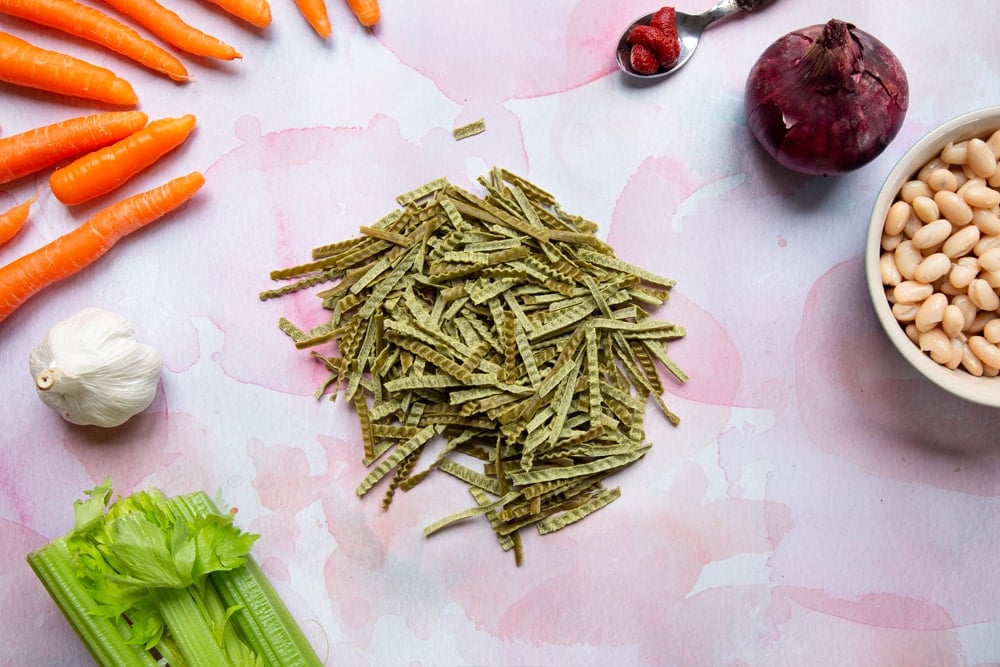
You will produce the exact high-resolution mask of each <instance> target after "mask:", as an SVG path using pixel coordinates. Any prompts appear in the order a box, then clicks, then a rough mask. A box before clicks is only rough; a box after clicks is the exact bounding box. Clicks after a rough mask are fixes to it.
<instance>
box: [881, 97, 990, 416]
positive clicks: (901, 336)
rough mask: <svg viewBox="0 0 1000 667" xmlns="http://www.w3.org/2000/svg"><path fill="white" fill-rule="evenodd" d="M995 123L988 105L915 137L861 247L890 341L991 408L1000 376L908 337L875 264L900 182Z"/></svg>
mask: <svg viewBox="0 0 1000 667" xmlns="http://www.w3.org/2000/svg"><path fill="white" fill-rule="evenodd" d="M998 128H1000V107H990V108H986V109H980V110H978V111H972V112H970V113H967V114H964V115H962V116H959V117H958V118H954V119H952V120H950V121H948V122H947V123H945V124H944V125H941V126H940V127H938V128H937V129H935V130H933V131H932V132H930V133H928V134H927V135H926V136H924V137H923V138H921V139H920V140H919V141H917V142H916V143H915V144H914V145H913V146H912V147H911V148H910V149H909V150H908V151H907V152H906V153H905V154H904V155H903V157H902V158H900V160H899V162H897V163H896V166H895V167H893V169H892V171H890V172H889V176H888V177H887V178H886V180H885V183H884V184H883V185H882V189H881V190H880V191H879V194H878V197H877V198H876V200H875V206H874V207H873V208H872V215H871V220H870V221H869V225H868V238H867V241H866V246H865V273H866V277H867V281H868V293H869V296H870V297H871V300H872V305H873V306H874V307H875V314H876V315H877V317H878V319H879V322H881V324H882V327H883V329H885V332H886V334H887V335H888V336H889V340H890V341H892V344H893V345H894V346H895V347H896V349H897V350H899V352H900V354H902V355H903V357H904V358H905V359H906V360H907V361H908V362H909V363H910V364H911V365H912V366H913V367H914V368H915V369H916V370H917V371H918V372H919V373H920V374H921V375H923V376H924V377H926V378H927V379H928V380H930V381H931V382H933V383H934V384H936V385H938V386H939V387H941V388H943V389H945V390H947V391H949V392H951V393H952V394H955V395H956V396H960V397H962V398H964V399H966V400H969V401H973V402H975V403H980V404H982V405H989V406H993V407H1000V377H976V376H974V375H972V374H970V373H968V372H966V371H965V370H963V369H961V367H959V368H958V369H956V370H951V369H949V368H946V367H945V366H942V365H940V364H938V363H937V362H935V361H934V360H932V359H931V358H930V357H929V356H928V355H927V354H926V353H924V352H921V351H920V349H919V348H918V347H917V345H916V344H914V343H913V341H911V340H910V339H909V337H908V336H907V335H906V333H905V332H904V331H903V327H902V326H900V324H899V322H897V321H896V318H895V317H893V314H892V310H891V306H890V304H889V302H888V300H887V299H886V296H885V288H884V287H883V286H882V276H881V271H880V269H879V256H880V255H881V247H882V228H883V224H884V222H885V215H886V212H887V211H888V209H889V206H891V205H892V203H893V201H895V199H896V196H897V194H898V193H899V189H900V187H901V186H902V185H903V183H905V182H906V181H907V180H910V179H911V178H912V177H913V176H914V175H915V174H916V173H917V172H918V171H919V170H920V168H921V167H923V166H924V165H925V164H926V163H927V161H928V160H930V159H931V158H932V157H934V156H936V155H938V154H939V153H940V152H941V149H942V148H943V147H944V146H945V144H947V143H948V141H956V142H957V141H962V140H965V139H970V138H972V137H976V136H980V137H981V136H983V135H984V134H986V133H989V132H990V131H992V130H996V129H998Z"/></svg>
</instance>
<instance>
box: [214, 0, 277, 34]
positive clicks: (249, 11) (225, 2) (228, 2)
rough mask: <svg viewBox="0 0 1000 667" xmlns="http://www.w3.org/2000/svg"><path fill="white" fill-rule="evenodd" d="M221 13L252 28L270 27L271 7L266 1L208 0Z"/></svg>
mask: <svg viewBox="0 0 1000 667" xmlns="http://www.w3.org/2000/svg"><path fill="white" fill-rule="evenodd" d="M208 1H209V2H211V3H212V4H214V5H216V6H217V7H219V9H221V10H222V11H224V12H226V13H227V14H230V15H232V16H235V17H236V18H238V19H241V20H243V21H246V22H247V23H249V24H250V25H252V26H256V27H258V28H266V27H267V26H269V25H271V6H270V5H269V4H267V0H208Z"/></svg>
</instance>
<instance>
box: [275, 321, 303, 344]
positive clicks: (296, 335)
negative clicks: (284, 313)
mask: <svg viewBox="0 0 1000 667" xmlns="http://www.w3.org/2000/svg"><path fill="white" fill-rule="evenodd" d="M278 328H279V329H281V332H282V333H284V334H285V335H286V336H288V337H289V338H291V339H292V341H293V342H294V343H295V344H296V345H298V344H299V342H300V341H303V340H305V339H306V334H305V332H304V331H302V329H300V328H298V327H297V326H295V325H294V324H292V322H291V320H288V319H287V318H284V317H282V318H281V319H279V320H278Z"/></svg>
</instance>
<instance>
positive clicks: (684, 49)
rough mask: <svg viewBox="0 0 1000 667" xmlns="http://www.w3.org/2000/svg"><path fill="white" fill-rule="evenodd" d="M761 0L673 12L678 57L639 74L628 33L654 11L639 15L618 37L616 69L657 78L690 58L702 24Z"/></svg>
mask: <svg viewBox="0 0 1000 667" xmlns="http://www.w3.org/2000/svg"><path fill="white" fill-rule="evenodd" d="M765 1H766V0H765ZM762 4H765V2H762V1H761V0H756V1H753V0H719V2H718V3H716V5H715V6H714V7H712V8H711V9H708V10H706V11H704V12H702V13H700V14H687V13H685V12H675V20H676V25H677V38H678V40H679V42H680V54H679V55H678V56H677V60H675V61H674V62H673V63H672V64H671V65H670V66H669V67H661V68H660V69H659V70H657V71H656V72H653V73H652V74H641V73H639V72H636V71H635V69H633V68H632V64H631V62H630V59H629V53H630V51H631V49H632V45H631V44H629V41H628V35H629V33H630V32H631V31H632V28H634V27H635V26H637V25H649V22H650V20H651V19H652V18H653V13H649V14H646V15H645V16H641V17H639V18H638V19H636V20H635V21H633V22H632V23H631V24H630V25H629V26H628V28H626V29H625V31H624V32H623V33H622V35H621V37H620V38H619V39H618V47H617V49H616V50H615V59H616V60H617V61H618V69H620V70H621V71H622V73H624V74H625V75H626V76H628V77H630V78H632V79H635V80H637V81H645V82H649V81H656V80H658V79H663V78H665V77H667V76H670V75H671V74H673V73H674V72H676V71H677V70H679V69H680V68H681V67H683V66H684V64H685V63H687V61H688V60H690V59H691V56H692V55H694V50H695V49H696V48H697V47H698V42H699V40H700V39H701V34H702V33H703V32H704V31H705V28H707V27H708V26H710V25H712V24H713V23H715V22H716V21H721V20H722V19H724V18H726V17H728V16H732V15H733V14H739V13H742V12H749V11H753V10H754V9H756V8H757V7H759V6H760V5H762Z"/></svg>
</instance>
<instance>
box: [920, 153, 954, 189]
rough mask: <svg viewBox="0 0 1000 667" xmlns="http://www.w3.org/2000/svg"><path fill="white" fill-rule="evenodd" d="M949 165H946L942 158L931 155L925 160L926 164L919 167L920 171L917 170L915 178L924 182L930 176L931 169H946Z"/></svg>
mask: <svg viewBox="0 0 1000 667" xmlns="http://www.w3.org/2000/svg"><path fill="white" fill-rule="evenodd" d="M949 166H950V165H948V163H947V162H945V161H944V160H942V159H941V158H940V157H932V158H931V159H930V160H929V161H928V162H927V164H925V165H924V166H923V167H921V168H920V171H918V172H917V180H918V181H923V182H924V183H926V182H927V179H928V178H930V175H931V172H932V171H934V170H935V169H942V168H944V169H948V168H949Z"/></svg>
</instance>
